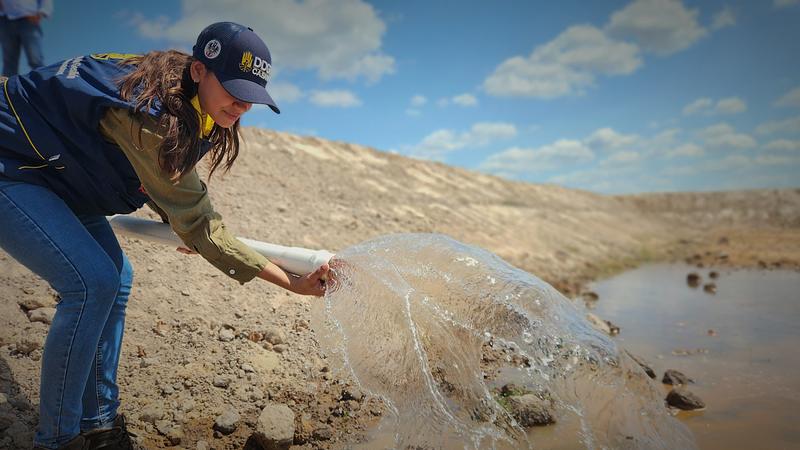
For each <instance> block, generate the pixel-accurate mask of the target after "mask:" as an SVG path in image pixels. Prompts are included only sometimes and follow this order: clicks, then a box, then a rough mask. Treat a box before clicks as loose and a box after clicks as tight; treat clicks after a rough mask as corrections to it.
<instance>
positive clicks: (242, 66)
mask: <svg viewBox="0 0 800 450" xmlns="http://www.w3.org/2000/svg"><path fill="white" fill-rule="evenodd" d="M252 68H253V53H251V52H249V51H247V52H244V53H242V62H240V63H239V70H241V71H242V72H250V70H251V69H252Z"/></svg>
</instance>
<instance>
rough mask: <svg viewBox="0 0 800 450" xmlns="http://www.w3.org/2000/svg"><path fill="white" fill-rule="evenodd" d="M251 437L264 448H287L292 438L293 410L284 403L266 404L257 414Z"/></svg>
mask: <svg viewBox="0 0 800 450" xmlns="http://www.w3.org/2000/svg"><path fill="white" fill-rule="evenodd" d="M253 437H254V438H255V439H256V441H257V442H258V443H259V444H260V445H261V446H262V447H263V448H265V449H284V448H285V449H288V448H289V446H290V445H292V440H293V438H294V412H292V410H291V409H289V407H288V406H286V405H278V404H272V405H267V406H266V407H264V409H263V410H262V411H261V415H259V416H258V422H256V429H255V432H254V433H253Z"/></svg>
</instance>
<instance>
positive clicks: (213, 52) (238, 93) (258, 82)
mask: <svg viewBox="0 0 800 450" xmlns="http://www.w3.org/2000/svg"><path fill="white" fill-rule="evenodd" d="M192 56H194V58H195V59H197V60H199V61H201V62H202V63H203V64H205V66H206V67H207V68H208V69H210V70H211V71H212V72H214V75H216V77H217V79H218V80H219V82H220V83H221V84H222V87H224V88H225V90H226V91H228V93H229V94H231V95H232V96H234V97H236V98H237V99H239V100H241V101H243V102H247V103H259V104H263V105H268V106H269V107H270V108H272V110H273V111H275V112H276V113H278V114H280V113H281V111H280V110H279V109H278V106H277V105H275V101H274V100H272V97H271V96H270V95H269V93H268V92H267V83H268V82H269V78H270V72H271V71H272V56H271V55H270V53H269V49H268V48H267V44H265V43H264V41H262V40H261V38H260V37H258V35H256V33H255V32H254V31H253V29H252V28H249V27H246V26H244V25H239V24H238V23H233V22H217V23H212V24H211V25H209V26H207V27H206V28H205V29H204V30H203V31H201V32H200V35H199V36H197V43H195V44H194V47H193V48H192Z"/></svg>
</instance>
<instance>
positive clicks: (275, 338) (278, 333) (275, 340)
mask: <svg viewBox="0 0 800 450" xmlns="http://www.w3.org/2000/svg"><path fill="white" fill-rule="evenodd" d="M264 339H266V341H267V342H269V343H270V344H272V345H278V344H283V343H285V342H286V334H284V332H283V331H282V330H281V329H279V328H270V329H268V330H267V331H265V332H264Z"/></svg>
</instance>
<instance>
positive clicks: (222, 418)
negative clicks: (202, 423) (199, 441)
mask: <svg viewBox="0 0 800 450" xmlns="http://www.w3.org/2000/svg"><path fill="white" fill-rule="evenodd" d="M239 420H240V417H239V413H238V412H236V411H234V410H232V409H229V410H227V411H225V412H223V413H222V414H220V415H219V416H217V418H216V419H215V420H214V430H216V431H219V432H220V433H222V434H225V435H228V434H231V433H233V432H234V431H236V427H238V426H239Z"/></svg>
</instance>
